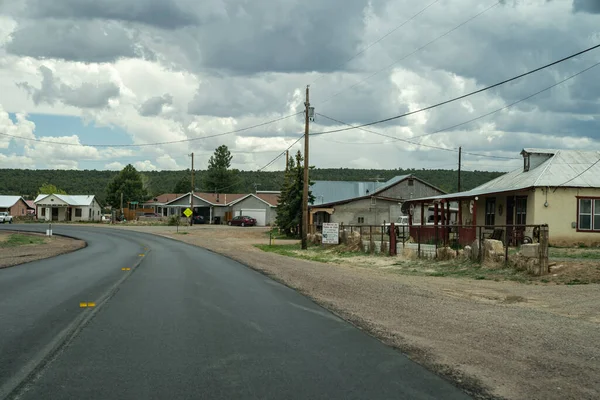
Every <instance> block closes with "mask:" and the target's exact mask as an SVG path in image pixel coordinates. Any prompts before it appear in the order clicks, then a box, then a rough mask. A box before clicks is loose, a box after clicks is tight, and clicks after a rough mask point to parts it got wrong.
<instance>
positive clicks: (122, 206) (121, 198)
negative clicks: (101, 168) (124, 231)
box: [121, 192, 123, 217]
mask: <svg viewBox="0 0 600 400" xmlns="http://www.w3.org/2000/svg"><path fill="white" fill-rule="evenodd" d="M121 217H123V192H121Z"/></svg>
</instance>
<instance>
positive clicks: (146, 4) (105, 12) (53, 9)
mask: <svg viewBox="0 0 600 400" xmlns="http://www.w3.org/2000/svg"><path fill="white" fill-rule="evenodd" d="M180 3H181V2H180V1H177V0H129V1H124V0H29V1H27V3H26V4H27V7H26V9H25V14H26V15H28V16H29V17H32V18H36V19H47V18H60V19H81V20H86V19H105V20H118V21H127V22H139V23H143V24H147V25H152V26H156V27H159V28H163V29H175V28H179V27H182V26H186V25H193V24H195V23H197V22H198V20H197V18H196V16H195V15H194V14H193V13H190V12H188V10H185V9H184V8H183V7H182V4H180ZM198 4H200V3H198Z"/></svg>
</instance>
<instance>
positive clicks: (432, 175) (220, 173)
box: [0, 146, 502, 204]
mask: <svg viewBox="0 0 600 400" xmlns="http://www.w3.org/2000/svg"><path fill="white" fill-rule="evenodd" d="M231 160H232V156H231V153H230V152H229V150H228V149H227V147H226V146H220V147H219V148H217V149H216V150H215V153H214V155H213V156H211V158H210V160H209V164H208V168H207V169H206V170H197V171H195V185H194V186H195V188H196V191H198V192H211V193H212V192H219V193H250V192H254V191H255V190H281V188H282V187H284V183H285V171H239V170H235V169H230V166H231ZM406 174H413V175H415V176H416V177H418V178H421V179H423V180H425V181H427V182H429V183H431V184H432V185H434V186H437V187H439V188H440V189H442V190H444V191H446V192H449V193H451V192H456V190H457V182H458V172H457V171H455V170H454V171H453V170H440V169H436V170H427V169H391V170H383V169H352V168H311V171H310V179H311V181H314V180H331V181H373V180H379V181H380V182H384V181H386V180H388V179H391V178H393V177H394V176H397V175H406ZM500 175H502V173H501V172H488V171H463V172H462V174H461V189H462V190H469V189H472V188H474V187H477V186H479V185H481V184H483V183H485V182H488V181H490V180H492V179H494V178H496V177H498V176H500ZM128 180H129V181H132V182H135V183H134V184H133V186H134V187H131V188H130V189H131V190H129V189H128V190H127V191H128V193H130V196H132V198H131V199H132V200H133V199H134V198H135V197H143V198H140V199H135V200H137V201H143V200H146V199H147V198H152V197H154V196H158V195H160V194H162V193H187V192H189V191H190V190H191V174H190V170H189V169H188V170H183V171H143V172H139V171H136V170H135V168H133V166H131V165H128V166H127V167H125V168H124V169H123V171H98V170H26V169H0V194H4V195H22V196H24V197H25V198H27V199H34V198H35V196H36V195H37V194H39V193H45V192H46V191H47V190H48V188H46V190H41V188H42V187H43V186H44V185H50V188H54V189H56V190H57V192H66V193H68V194H93V195H96V198H97V199H98V201H99V202H100V203H101V204H115V202H116V197H115V193H117V192H120V191H123V190H124V187H123V185H124V182H125V181H128ZM130 196H129V195H128V196H127V197H130ZM124 200H125V202H127V201H128V200H127V199H124ZM119 201H120V195H119Z"/></svg>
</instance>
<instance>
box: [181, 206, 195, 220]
mask: <svg viewBox="0 0 600 400" xmlns="http://www.w3.org/2000/svg"><path fill="white" fill-rule="evenodd" d="M183 213H184V214H185V216H186V217H188V218H189V217H191V216H192V214H193V213H192V210H190V209H189V208H186V209H185V211H184V212H183Z"/></svg>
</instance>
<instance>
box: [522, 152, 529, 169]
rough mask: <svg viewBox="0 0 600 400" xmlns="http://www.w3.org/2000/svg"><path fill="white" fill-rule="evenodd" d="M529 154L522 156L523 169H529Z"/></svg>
mask: <svg viewBox="0 0 600 400" xmlns="http://www.w3.org/2000/svg"><path fill="white" fill-rule="evenodd" d="M529 160H530V159H529V154H527V155H525V156H523V171H524V172H527V171H529Z"/></svg>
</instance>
